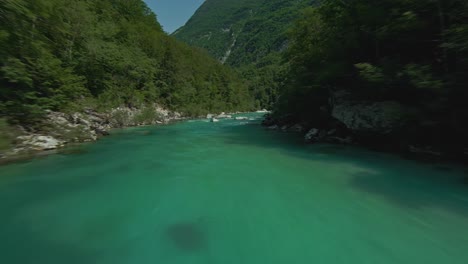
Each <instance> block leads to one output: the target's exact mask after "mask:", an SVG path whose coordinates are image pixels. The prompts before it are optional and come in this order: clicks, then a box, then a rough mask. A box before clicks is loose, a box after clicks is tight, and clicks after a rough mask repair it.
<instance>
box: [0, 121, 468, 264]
mask: <svg viewBox="0 0 468 264" xmlns="http://www.w3.org/2000/svg"><path fill="white" fill-rule="evenodd" d="M252 116H253V115H252ZM467 178H468V176H467V174H466V171H465V169H463V168H460V167H456V166H450V165H445V164H432V163H419V162H415V161H410V160H404V159H401V158H398V157H396V156H392V155H388V154H381V153H375V152H369V151H366V150H362V149H359V148H353V147H340V146H333V145H311V146H306V145H303V144H302V140H301V139H300V138H299V137H298V136H295V135H293V134H282V133H278V132H271V131H266V130H264V129H263V128H261V127H260V126H259V125H258V121H249V122H246V121H235V120H225V121H222V122H220V123H208V122H204V121H188V122H183V123H178V124H174V125H170V126H165V127H149V128H148V127H146V128H134V129H127V130H123V131H120V132H117V133H115V134H114V135H113V136H111V137H107V138H104V139H103V140H101V141H99V142H98V143H95V144H90V145H86V146H82V147H80V148H78V149H76V151H74V152H73V153H63V154H57V155H51V156H48V157H44V158H40V159H36V160H33V161H29V162H25V163H19V164H13V165H8V166H3V167H1V168H0V263H8V264H12V263H22V264H23V263H35V264H37V263H47V264H55V263H57V264H58V263H60V264H63V263H67V264H70V263H109V264H120V263H132V264H139V263H164V264H165V263H167V264H171V263H190V264H198V263H207V264H211V263H213V264H229V263H232V264H240V263H243V264H253V263H256V264H260V263H269V264H270V263H278V264H280V263H281V264H285V263H294V264H296V263H297V264H302V263H304V264H306V263H356V264H365V263H370V264H375V263H379V264H382V263H383V264H385V263H408V264H414V263H424V264H431V263H437V264H440V263H447V264H457V263H461V264H462V263H463V264H466V263H468V180H466V179H467Z"/></svg>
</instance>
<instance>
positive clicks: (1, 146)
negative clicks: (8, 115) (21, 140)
mask: <svg viewBox="0 0 468 264" xmlns="http://www.w3.org/2000/svg"><path fill="white" fill-rule="evenodd" d="M13 137H14V133H13V130H12V128H11V127H10V126H9V125H8V122H7V121H6V120H5V119H0V152H2V151H5V150H7V149H9V148H10V147H11V144H12V142H13Z"/></svg>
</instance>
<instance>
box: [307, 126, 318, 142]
mask: <svg viewBox="0 0 468 264" xmlns="http://www.w3.org/2000/svg"><path fill="white" fill-rule="evenodd" d="M319 136H320V130H319V129H317V128H312V129H311V130H309V132H307V134H306V135H305V136H304V140H305V141H306V142H307V143H315V142H318V141H319Z"/></svg>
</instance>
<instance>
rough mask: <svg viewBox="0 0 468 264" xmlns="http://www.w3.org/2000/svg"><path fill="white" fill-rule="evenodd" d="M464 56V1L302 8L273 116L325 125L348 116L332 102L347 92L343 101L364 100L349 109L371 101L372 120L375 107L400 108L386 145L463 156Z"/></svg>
mask: <svg viewBox="0 0 468 264" xmlns="http://www.w3.org/2000/svg"><path fill="white" fill-rule="evenodd" d="M467 52H468V2H466V1H462V0H450V1H423V0H387V1H370V0H357V1H333V0H325V1H322V2H321V5H320V6H318V7H316V8H308V9H305V10H304V11H303V14H302V17H301V18H300V19H299V20H298V21H297V22H296V23H295V26H294V27H293V29H292V30H291V35H290V45H289V48H288V51H287V53H286V56H285V59H286V60H287V61H288V62H289V63H290V65H291V67H290V71H289V73H288V82H287V83H286V84H285V86H284V87H283V88H282V90H281V93H282V95H281V96H280V100H279V102H278V103H277V105H276V107H277V109H276V112H277V113H278V114H281V115H285V114H286V115H290V116H293V117H294V118H296V119H297V120H308V121H310V122H312V123H315V125H316V126H326V124H323V123H320V120H323V118H320V116H322V117H323V116H324V115H325V116H326V115H330V114H332V115H333V116H334V117H338V118H340V117H343V116H344V115H348V116H349V115H351V114H352V112H353V111H352V110H353V108H352V107H348V108H347V110H348V113H344V114H340V113H336V112H337V111H336V109H337V108H336V107H335V108H333V102H331V101H330V100H331V99H334V98H333V94H334V93H335V92H337V91H341V92H345V93H348V94H350V97H351V98H349V99H348V101H350V100H353V101H355V102H357V101H359V102H361V103H360V104H355V105H354V110H357V109H361V110H365V109H370V108H364V107H360V108H359V107H356V105H357V106H362V105H364V104H367V105H370V104H372V107H374V108H373V109H374V114H373V116H376V115H377V114H379V113H382V112H383V111H386V109H385V108H383V107H381V108H378V107H377V106H379V105H378V104H377V102H387V105H389V104H390V103H391V105H392V106H398V107H393V109H392V112H391V116H390V117H389V118H395V121H396V124H397V125H399V126H400V127H399V129H398V130H397V131H394V132H396V133H393V134H388V135H387V136H386V137H385V140H387V142H390V140H396V141H397V142H399V143H402V144H403V143H404V142H413V143H420V144H432V145H439V147H441V148H454V149H458V150H460V151H462V149H463V147H466V146H467V140H466V135H467V134H468V130H467V126H466V123H467V121H468V107H467V103H466V102H467V101H468V91H467V87H468V75H467V73H468V60H467V58H468V53H467ZM330 104H331V105H330ZM335 105H336V104H335ZM381 106H383V104H381ZM343 109H344V108H343ZM331 111H333V112H331ZM379 111H380V112H379ZM362 112H363V111H361V113H356V114H355V115H354V116H352V117H353V118H355V119H356V117H359V115H361V117H362V114H363V113H362ZM340 115H341V116H340ZM373 116H372V115H367V117H373ZM389 118H387V120H388V119H389ZM396 118H398V119H396ZM342 120H343V118H342ZM342 120H341V121H342ZM355 121H356V120H354V123H356V122H355ZM363 122H365V121H363ZM345 123H346V121H345ZM348 127H350V126H349V125H348ZM351 127H352V125H351ZM392 137H393V139H392Z"/></svg>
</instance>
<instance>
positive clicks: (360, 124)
mask: <svg viewBox="0 0 468 264" xmlns="http://www.w3.org/2000/svg"><path fill="white" fill-rule="evenodd" d="M333 104H334V105H333V110H332V117H333V118H335V119H337V120H338V121H340V122H341V123H343V124H344V125H345V126H346V127H347V128H348V129H349V130H351V131H353V132H355V133H358V134H359V133H371V134H379V135H387V134H390V133H392V132H394V131H396V130H398V129H400V128H402V127H403V126H404V125H405V124H406V122H407V116H408V115H407V113H408V111H407V109H405V107H403V106H402V105H401V104H400V103H398V102H394V101H383V102H363V101H360V102H358V101H352V100H345V99H343V98H342V97H340V98H339V99H337V100H334V101H333Z"/></svg>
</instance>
